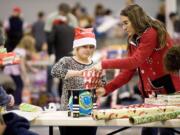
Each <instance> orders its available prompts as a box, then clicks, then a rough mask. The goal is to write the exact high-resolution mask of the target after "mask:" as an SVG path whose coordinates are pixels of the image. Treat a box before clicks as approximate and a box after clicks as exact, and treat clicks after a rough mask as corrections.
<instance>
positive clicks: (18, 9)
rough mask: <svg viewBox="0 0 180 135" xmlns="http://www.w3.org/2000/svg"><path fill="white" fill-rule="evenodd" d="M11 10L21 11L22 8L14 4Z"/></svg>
mask: <svg viewBox="0 0 180 135" xmlns="http://www.w3.org/2000/svg"><path fill="white" fill-rule="evenodd" d="M13 12H17V13H21V12H22V10H21V8H20V7H18V6H14V7H13Z"/></svg>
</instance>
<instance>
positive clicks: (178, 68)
mask: <svg viewBox="0 0 180 135" xmlns="http://www.w3.org/2000/svg"><path fill="white" fill-rule="evenodd" d="M164 66H165V68H166V70H167V71H168V72H170V73H175V74H177V75H179V76H180V46H173V47H172V48H171V49H169V50H168V51H167V53H166V54H165V57H164Z"/></svg>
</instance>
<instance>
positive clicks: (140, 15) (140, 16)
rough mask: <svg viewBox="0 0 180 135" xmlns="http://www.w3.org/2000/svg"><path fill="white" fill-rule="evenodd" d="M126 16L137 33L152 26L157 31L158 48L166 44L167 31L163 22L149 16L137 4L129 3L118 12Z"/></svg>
mask: <svg viewBox="0 0 180 135" xmlns="http://www.w3.org/2000/svg"><path fill="white" fill-rule="evenodd" d="M120 15H122V16H126V17H128V19H129V20H130V22H131V24H132V26H133V28H134V29H135V31H136V33H137V34H142V33H143V32H144V31H145V30H146V29H147V28H148V27H153V28H155V29H156V30H157V33H158V42H159V48H164V47H165V46H166V38H167V37H166V36H167V31H166V28H165V26H164V24H163V23H161V22H160V21H158V20H154V19H152V18H151V17H149V16H148V15H147V14H146V13H145V12H144V10H143V9H142V8H141V7H140V6H139V5H137V4H134V5H130V6H128V7H126V8H125V9H123V10H122V11H121V13H120Z"/></svg>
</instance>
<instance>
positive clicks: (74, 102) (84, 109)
mask: <svg viewBox="0 0 180 135" xmlns="http://www.w3.org/2000/svg"><path fill="white" fill-rule="evenodd" d="M96 108H97V104H96V96H95V94H94V90H76V91H71V96H70V98H69V111H68V116H71V115H72V116H73V117H79V116H85V115H90V114H91V113H92V110H93V109H96Z"/></svg>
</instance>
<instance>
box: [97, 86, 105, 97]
mask: <svg viewBox="0 0 180 135" xmlns="http://www.w3.org/2000/svg"><path fill="white" fill-rule="evenodd" d="M105 94H106V90H105V89H104V88H103V87H99V88H97V89H96V95H97V96H99V97H102V96H104V95H105Z"/></svg>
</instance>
